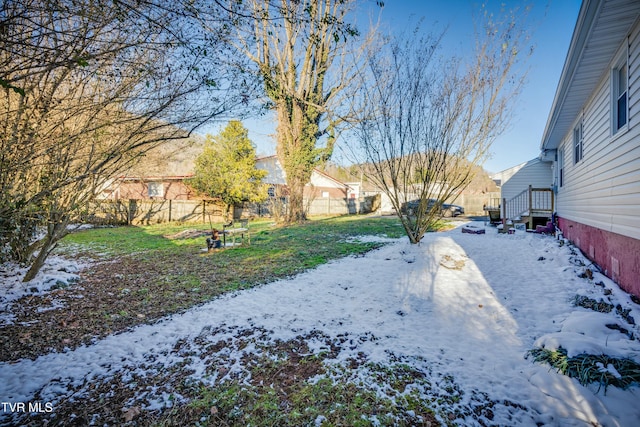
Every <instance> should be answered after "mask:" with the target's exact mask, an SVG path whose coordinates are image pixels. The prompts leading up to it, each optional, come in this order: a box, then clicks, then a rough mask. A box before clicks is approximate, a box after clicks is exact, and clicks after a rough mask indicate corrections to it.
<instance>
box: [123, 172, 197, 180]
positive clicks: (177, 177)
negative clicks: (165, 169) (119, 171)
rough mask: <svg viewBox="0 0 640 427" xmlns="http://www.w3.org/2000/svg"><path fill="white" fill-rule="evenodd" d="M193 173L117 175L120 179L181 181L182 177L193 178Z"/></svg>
mask: <svg viewBox="0 0 640 427" xmlns="http://www.w3.org/2000/svg"><path fill="white" fill-rule="evenodd" d="M193 176H194V175H193V174H190V175H156V176H153V175H151V176H126V175H125V176H119V177H118V179H119V180H121V181H144V182H148V181H182V180H184V179H188V178H193Z"/></svg>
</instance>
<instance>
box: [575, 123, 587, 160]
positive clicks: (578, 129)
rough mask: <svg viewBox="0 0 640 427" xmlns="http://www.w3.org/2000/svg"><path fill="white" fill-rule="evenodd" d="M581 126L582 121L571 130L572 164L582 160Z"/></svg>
mask: <svg viewBox="0 0 640 427" xmlns="http://www.w3.org/2000/svg"><path fill="white" fill-rule="evenodd" d="M583 135H584V134H583V126H582V119H581V120H580V123H578V125H577V126H576V127H575V128H574V129H573V163H574V164H576V163H578V162H579V161H580V160H582V149H583V145H584V144H583Z"/></svg>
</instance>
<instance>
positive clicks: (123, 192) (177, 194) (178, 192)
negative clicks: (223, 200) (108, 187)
mask: <svg viewBox="0 0 640 427" xmlns="http://www.w3.org/2000/svg"><path fill="white" fill-rule="evenodd" d="M157 182H161V183H162V186H163V192H164V195H163V197H160V198H159V199H164V200H193V199H195V198H197V196H196V194H195V191H193V190H192V189H191V188H189V187H188V186H187V185H186V184H185V183H184V182H183V180H164V181H157ZM109 198H110V199H114V200H118V199H121V200H129V199H133V200H150V197H149V183H148V182H147V181H142V180H136V181H133V180H126V181H121V182H120V183H119V184H118V185H117V187H116V189H115V190H114V191H113V192H112V193H111V197H109Z"/></svg>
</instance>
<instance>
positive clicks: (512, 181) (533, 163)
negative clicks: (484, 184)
mask: <svg viewBox="0 0 640 427" xmlns="http://www.w3.org/2000/svg"><path fill="white" fill-rule="evenodd" d="M551 166H552V165H551V162H542V161H540V160H539V159H533V160H530V161H528V162H527V163H526V164H525V165H524V166H522V168H520V169H519V170H518V171H517V172H516V173H514V174H513V175H512V176H511V177H510V178H509V179H508V180H507V181H506V182H504V183H503V184H502V188H501V190H500V192H501V197H502V198H504V199H507V201H509V200H511V199H512V198H514V197H515V196H517V195H518V194H520V193H521V192H522V191H524V190H526V189H527V188H529V185H531V186H532V187H534V188H551V186H552V185H553V174H552V171H551Z"/></svg>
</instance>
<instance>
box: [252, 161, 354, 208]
mask: <svg viewBox="0 0 640 427" xmlns="http://www.w3.org/2000/svg"><path fill="white" fill-rule="evenodd" d="M256 168H258V169H262V170H266V171H267V176H266V177H265V178H264V179H263V180H262V182H264V183H266V184H269V185H270V186H272V189H273V188H274V187H276V186H280V187H282V188H283V194H286V185H287V175H286V173H285V171H284V170H283V169H282V166H281V165H280V161H279V160H278V158H277V157H276V156H267V157H260V158H258V159H256ZM273 193H274V192H273V190H270V193H269V194H270V195H273ZM348 194H349V186H348V185H347V184H345V183H344V182H341V181H339V180H337V179H335V178H334V177H332V176H330V175H328V174H326V173H325V172H322V171H320V170H319V169H314V170H313V172H312V173H311V180H310V181H309V183H308V184H307V185H306V186H305V188H304V197H305V199H317V198H325V199H346V198H347V196H348Z"/></svg>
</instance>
